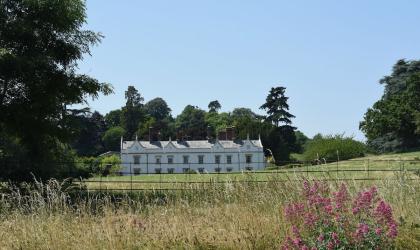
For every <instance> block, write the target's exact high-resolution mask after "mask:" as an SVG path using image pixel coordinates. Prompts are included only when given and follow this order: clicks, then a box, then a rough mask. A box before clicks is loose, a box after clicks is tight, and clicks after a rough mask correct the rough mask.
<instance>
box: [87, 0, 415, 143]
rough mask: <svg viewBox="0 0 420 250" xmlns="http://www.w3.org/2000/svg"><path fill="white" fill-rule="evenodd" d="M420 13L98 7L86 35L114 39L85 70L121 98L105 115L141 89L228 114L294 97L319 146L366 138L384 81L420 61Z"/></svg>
mask: <svg viewBox="0 0 420 250" xmlns="http://www.w3.org/2000/svg"><path fill="white" fill-rule="evenodd" d="M419 9H420V2H418V1H383V0H382V1H346V2H344V1H245V0H242V1H228V0H226V1H215V0H213V1H210V0H209V1H182V0H178V1H158V0H156V1H134V0H133V1H128V0H125V1H110V0H88V1H87V14H88V24H87V25H86V28H88V29H91V30H94V31H98V32H101V33H102V34H103V35H104V36H105V38H104V39H103V41H102V43H101V44H100V45H99V46H97V47H94V48H93V50H92V57H89V56H86V57H85V59H84V60H83V62H81V63H80V65H79V68H80V69H79V70H80V72H81V73H87V74H89V75H91V76H93V77H96V78H97V79H99V80H100V81H105V82H109V83H111V84H112V85H113V86H114V89H115V94H114V95H111V96H107V97H102V96H101V97H100V98H99V99H98V100H96V101H93V102H92V101H91V102H90V107H91V108H92V109H93V110H98V111H100V112H101V113H103V114H105V113H107V112H108V111H110V110H113V109H116V108H120V107H121V106H123V104H124V103H125V101H124V91H125V90H126V89H127V86H128V85H134V86H135V87H136V88H137V89H138V90H139V91H140V92H141V94H142V95H143V96H144V97H145V99H146V101H147V100H150V99H152V98H154V97H162V98H164V99H165V100H166V101H167V102H168V104H169V106H170V107H171V108H172V114H173V115H174V116H176V115H178V114H179V113H180V112H181V111H182V110H183V108H184V107H185V106H186V105H188V104H192V105H196V106H199V107H200V108H203V109H207V105H208V103H209V102H210V101H211V100H215V99H217V100H219V102H220V103H221V104H222V111H231V110H232V109H233V108H235V107H247V108H251V109H252V110H254V111H255V112H257V113H260V114H263V113H264V112H263V111H262V110H259V109H258V108H259V106H260V105H261V104H262V103H263V102H264V100H265V97H266V95H267V93H268V91H269V90H270V88H271V87H273V86H284V87H286V88H287V90H286V94H287V96H289V97H290V99H289V105H290V108H291V113H293V114H294V115H296V118H295V119H294V125H295V126H297V127H298V128H299V130H301V131H303V132H304V133H305V134H307V135H308V136H313V135H314V134H316V133H318V132H320V133H323V134H335V133H343V132H345V133H346V134H347V135H354V136H355V137H356V138H357V139H364V137H363V134H362V133H361V132H360V131H359V130H358V124H359V121H360V120H361V119H362V117H363V114H364V113H365V111H366V109H367V108H368V107H370V106H371V105H372V104H373V103H374V102H375V101H376V100H378V99H379V98H380V96H381V95H382V91H383V86H381V85H380V84H379V83H378V80H379V79H380V78H382V77H383V76H384V75H387V74H390V72H391V68H392V65H393V64H394V63H395V62H396V61H397V60H398V59H400V58H406V59H419V58H420V30H419V26H418V25H419V24H420V12H419V11H418V10H419Z"/></svg>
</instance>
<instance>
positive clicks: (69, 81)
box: [0, 0, 112, 179]
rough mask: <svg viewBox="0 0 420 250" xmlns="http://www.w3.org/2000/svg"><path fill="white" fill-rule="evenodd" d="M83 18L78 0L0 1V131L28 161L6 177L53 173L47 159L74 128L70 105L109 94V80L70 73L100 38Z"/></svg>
mask: <svg viewBox="0 0 420 250" xmlns="http://www.w3.org/2000/svg"><path fill="white" fill-rule="evenodd" d="M85 22H86V13H85V3H84V1H81V0H63V1H55V0H43V1H30V0H2V1H0V113H1V116H0V128H1V129H2V131H0V133H1V134H2V135H7V136H12V137H15V138H16V139H13V138H11V139H12V140H15V141H16V142H17V143H18V144H19V145H20V147H21V148H23V150H24V151H25V152H26V154H25V161H27V162H28V163H30V165H31V168H30V171H27V170H25V171H20V170H21V169H17V168H16V169H14V170H13V171H12V172H13V173H10V174H11V175H10V176H9V177H11V178H23V179H25V178H31V176H30V174H29V173H30V172H33V173H34V174H35V175H37V176H54V175H58V174H59V173H58V171H59V170H57V169H54V167H52V166H51V164H48V162H51V161H54V159H57V157H58V156H57V155H62V154H63V152H64V151H65V147H66V146H65V145H64V144H63V143H66V142H68V141H69V140H70V138H71V135H72V132H73V131H74V129H73V127H72V126H71V125H72V124H73V123H72V122H71V121H72V117H73V115H74V113H75V112H76V113H77V111H75V110H71V109H70V108H69V107H70V105H74V104H86V103H87V98H88V97H91V98H97V97H98V95H99V93H103V94H105V95H107V94H110V93H112V88H111V86H110V85H109V84H105V83H100V82H98V81H97V80H96V79H94V78H92V77H90V76H88V75H85V74H78V73H77V72H76V70H77V63H78V61H79V60H81V59H82V58H83V56H84V55H85V54H89V53H90V47H91V46H92V45H96V44H98V43H99V42H100V40H101V38H102V36H101V35H100V34H99V33H95V32H93V31H90V30H84V29H83V25H84V24H85ZM34 131H36V132H34ZM19 160H22V159H19ZM3 177H4V176H3Z"/></svg>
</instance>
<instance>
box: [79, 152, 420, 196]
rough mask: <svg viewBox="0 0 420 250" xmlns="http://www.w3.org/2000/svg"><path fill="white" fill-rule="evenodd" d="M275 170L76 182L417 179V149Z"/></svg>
mask: <svg viewBox="0 0 420 250" xmlns="http://www.w3.org/2000/svg"><path fill="white" fill-rule="evenodd" d="M292 166H293V167H292V168H290V165H289V167H287V166H284V167H280V168H278V169H275V170H264V171H254V172H248V171H242V172H239V171H237V172H230V173H194V172H192V173H185V174H167V173H162V174H141V175H132V176H107V177H99V176H98V177H93V178H90V179H88V180H81V181H78V182H77V183H78V184H79V185H81V186H83V187H84V186H85V187H86V188H88V189H91V190H130V191H131V190H143V189H185V188H186V189H190V188H196V189H204V188H206V187H208V186H209V185H224V184H226V183H231V184H234V183H250V182H254V183H260V184H261V183H265V182H277V181H278V182H283V181H300V180H301V179H302V178H307V179H322V180H356V181H365V182H366V181H370V182H374V181H379V180H384V179H391V178H399V176H402V175H403V176H405V179H406V180H407V181H419V177H420V176H419V171H420V152H412V153H402V154H388V155H377V156H375V155H370V156H367V157H363V158H357V159H352V160H347V161H338V162H331V163H327V164H320V165H311V164H310V163H302V164H296V163H294V164H292Z"/></svg>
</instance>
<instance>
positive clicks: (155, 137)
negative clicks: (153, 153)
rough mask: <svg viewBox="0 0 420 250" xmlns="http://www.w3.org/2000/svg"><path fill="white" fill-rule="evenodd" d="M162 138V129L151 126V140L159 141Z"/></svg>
mask: <svg viewBox="0 0 420 250" xmlns="http://www.w3.org/2000/svg"><path fill="white" fill-rule="evenodd" d="M159 140H160V131H159V130H158V129H154V128H153V127H149V142H153V141H159Z"/></svg>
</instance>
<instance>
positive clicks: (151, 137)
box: [149, 127, 153, 142]
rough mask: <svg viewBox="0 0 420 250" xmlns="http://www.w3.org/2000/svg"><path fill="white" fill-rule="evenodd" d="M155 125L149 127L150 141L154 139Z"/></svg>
mask: <svg viewBox="0 0 420 250" xmlns="http://www.w3.org/2000/svg"><path fill="white" fill-rule="evenodd" d="M152 133H153V127H149V142H152V141H153V134H152Z"/></svg>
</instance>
